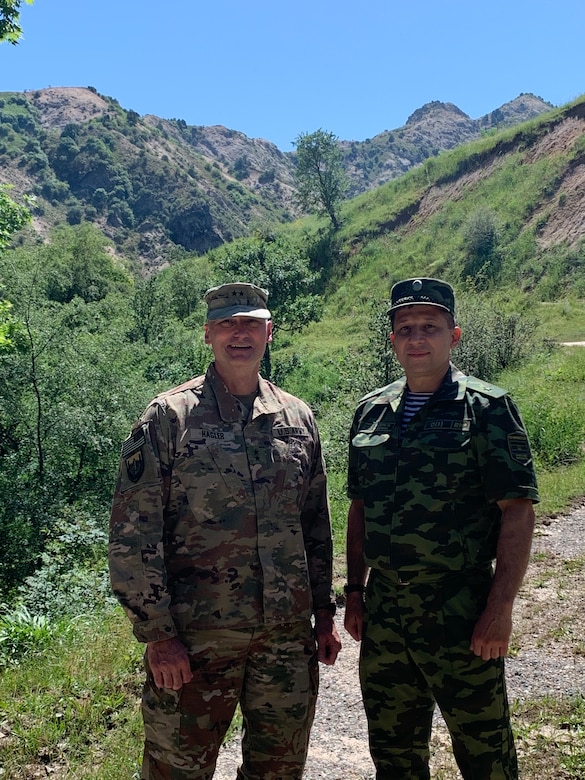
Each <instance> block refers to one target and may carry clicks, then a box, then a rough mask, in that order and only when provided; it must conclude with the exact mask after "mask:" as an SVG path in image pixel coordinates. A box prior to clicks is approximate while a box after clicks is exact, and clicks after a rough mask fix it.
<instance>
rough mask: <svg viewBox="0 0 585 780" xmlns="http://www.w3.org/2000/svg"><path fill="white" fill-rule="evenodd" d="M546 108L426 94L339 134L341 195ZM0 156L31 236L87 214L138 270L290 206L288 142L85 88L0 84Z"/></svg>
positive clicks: (3, 176)
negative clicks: (390, 121)
mask: <svg viewBox="0 0 585 780" xmlns="http://www.w3.org/2000/svg"><path fill="white" fill-rule="evenodd" d="M550 109H551V105H550V104H548V103H546V102H544V101H543V100H541V99H540V98H537V97H535V96H533V95H521V96H519V97H518V98H516V99H515V100H514V101H512V102H510V103H507V104H505V105H504V106H502V107H500V108H498V109H495V110H494V111H493V112H491V113H490V114H488V115H486V116H484V117H481V118H480V119H477V120H472V119H470V118H469V117H468V116H467V115H466V114H464V113H463V112H462V111H460V110H459V109H458V108H457V107H456V106H454V105H452V104H449V103H447V104H444V103H439V102H434V103H430V104H428V105H426V106H423V107H421V108H420V109H418V110H417V111H416V112H414V114H413V115H412V116H411V117H409V119H408V120H407V122H406V124H405V125H404V127H402V128H398V129H397V130H395V131H384V132H382V133H380V134H379V135H377V136H375V137H374V138H372V139H367V140H366V141H363V142H360V141H340V145H341V148H342V151H343V154H344V160H345V164H346V170H347V173H348V176H349V179H350V182H351V189H350V195H355V194H357V193H362V192H367V191H369V190H372V189H375V188H376V187H378V186H379V185H380V184H382V183H383V182H386V181H389V180H391V179H394V178H396V177H398V176H401V175H402V174H404V172H406V171H408V170H409V169H411V168H412V167H413V166H416V165H418V164H420V163H421V162H422V161H423V160H425V159H426V158H428V157H430V156H433V155H437V154H438V153H439V152H441V151H444V150H448V149H452V148H454V147H456V146H458V145H460V144H462V143H467V142H469V141H471V140H473V139H476V138H478V137H480V136H481V134H482V133H485V132H486V131H488V130H491V131H493V130H494V129H495V128H501V127H504V126H506V125H509V124H515V123H518V122H521V121H525V120H526V119H529V118H531V117H533V116H535V115H538V114H542V113H543V112H547V111H549V110H550ZM0 164H1V167H0V183H9V184H12V185H13V186H14V193H15V195H17V196H22V195H23V194H25V193H27V194H33V195H34V196H35V198H36V207H35V209H34V229H35V230H36V232H37V233H38V234H39V235H40V236H42V237H45V236H46V235H47V234H48V232H49V231H50V229H51V227H52V226H54V225H56V224H59V223H63V222H68V223H70V224H76V223H78V222H80V221H82V220H86V221H90V222H93V223H95V224H96V225H98V226H99V227H100V229H102V230H103V231H104V233H105V234H106V235H107V236H108V237H109V238H110V239H112V241H113V242H114V244H115V247H116V250H115V251H116V252H117V253H118V254H119V255H121V256H124V257H126V258H127V259H130V260H133V261H135V262H136V263H137V267H138V268H140V269H141V270H142V272H144V273H149V272H150V271H152V270H156V269H160V268H162V267H164V266H166V265H168V263H169V262H170V261H172V260H173V259H176V258H177V257H180V256H181V255H182V254H183V253H184V252H196V253H198V254H201V253H204V252H206V251H208V250H209V249H212V248H214V247H216V246H219V245H221V244H222V243H224V242H226V241H230V240H232V239H234V238H237V237H239V236H244V235H249V234H250V233H251V232H252V231H253V230H254V229H255V228H258V227H262V226H265V225H267V224H271V225H274V224H278V223H286V222H289V221H291V220H293V219H294V218H296V217H298V216H300V214H299V212H298V208H297V207H296V205H295V202H294V192H293V171H294V164H295V153H294V152H286V153H284V152H281V151H280V150H279V149H278V148H277V147H276V146H275V145H274V144H272V143H270V142H269V141H266V140H263V139H250V138H248V137H247V136H245V135H244V134H243V133H240V132H238V131H237V130H232V129H228V128H225V127H222V126H213V127H204V126H189V125H187V124H186V123H185V122H184V121H183V120H181V119H162V118H160V117H156V116H154V115H146V116H139V115H138V114H137V113H136V112H134V111H132V110H127V109H124V108H122V107H121V106H120V105H119V103H118V102H117V101H116V100H115V99H114V98H109V97H106V96H103V95H100V94H99V93H98V92H97V91H96V90H95V89H93V88H91V87H88V88H81V87H61V88H47V89H42V90H35V91H31V92H26V93H0Z"/></svg>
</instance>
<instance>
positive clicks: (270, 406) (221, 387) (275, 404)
mask: <svg viewBox="0 0 585 780" xmlns="http://www.w3.org/2000/svg"><path fill="white" fill-rule="evenodd" d="M206 378H207V380H208V381H209V384H210V385H211V389H212V390H213V394H214V395H215V400H216V401H217V407H218V409H219V415H220V417H221V419H222V421H223V422H226V423H235V422H239V421H240V417H241V412H240V407H239V406H238V403H237V401H236V399H235V397H234V396H233V395H232V394H231V393H230V391H229V390H228V389H227V387H226V386H225V384H224V383H223V381H222V380H221V379H220V377H219V376H218V373H217V371H216V370H215V365H214V364H213V363H211V364H210V365H209V367H208V369H207V375H206ZM258 383H259V388H258V397H257V398H256V401H255V402H254V412H253V414H252V417H256V416H257V415H258V413H260V414H271V413H273V412H277V411H278V410H279V409H282V403H281V402H280V401H278V399H277V398H276V397H275V395H274V391H273V389H272V385H271V384H270V382H267V381H266V380H265V379H263V378H262V377H261V376H259V377H258ZM256 409H258V412H257V411H256Z"/></svg>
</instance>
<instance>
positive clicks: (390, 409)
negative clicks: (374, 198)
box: [345, 279, 538, 780]
mask: <svg viewBox="0 0 585 780" xmlns="http://www.w3.org/2000/svg"><path fill="white" fill-rule="evenodd" d="M454 305H455V301H454V295H453V290H452V288H451V287H450V285H448V284H447V283H445V282H441V281H439V280H435V279H408V280H405V281H403V282H399V283H398V284H396V285H395V286H394V287H393V288H392V303H391V308H390V317H391V320H392V334H391V338H392V343H393V347H394V350H395V353H396V355H397V358H398V360H399V361H400V363H401V365H402V367H403V368H404V371H405V374H406V376H405V377H404V378H402V379H400V380H399V381H396V382H393V383H392V384H390V385H388V386H387V387H384V388H382V389H380V390H376V391H374V392H372V393H370V394H369V395H367V396H366V397H365V398H363V399H362V400H361V402H360V404H359V406H358V409H357V411H356V414H355V418H354V422H353V426H352V430H351V441H350V456H349V471H348V493H349V497H350V499H351V506H350V511H349V518H348V533H347V571H348V585H347V586H346V591H347V593H348V595H347V608H346V618H345V625H346V628H347V630H348V631H349V633H350V634H351V635H352V636H353V638H354V639H356V640H357V641H359V640H362V647H361V655H360V679H361V684H362V692H363V698H364V706H365V709H366V714H367V717H368V725H369V735H370V750H371V754H372V758H373V760H374V763H375V765H376V770H377V774H376V777H377V779H378V780H411V779H414V778H416V779H417V780H425V779H426V778H429V777H430V774H429V738H430V734H431V723H432V716H433V711H434V707H435V703H437V704H438V706H439V707H440V709H441V712H442V714H443V716H444V719H445V722H446V724H447V726H448V728H449V731H450V734H451V739H452V744H453V751H454V755H455V758H456V760H457V763H458V765H459V768H460V771H461V774H462V776H463V778H465V780H514V779H515V778H517V777H518V768H517V760H516V753H515V748H514V741H513V736H512V731H511V727H510V720H509V712H508V702H507V697H506V687H505V679H504V660H503V659H504V656H505V655H506V653H507V650H508V643H509V639H510V634H511V629H512V620H511V614H512V606H513V602H514V598H515V596H516V594H517V592H518V589H519V587H520V585H521V582H522V579H523V576H524V573H525V570H526V566H527V563H528V559H529V555H530V546H531V539H532V531H533V525H534V512H533V506H532V505H533V502H536V501H538V492H537V487H536V479H535V474H534V470H533V465H532V459H531V454H530V447H529V444H528V439H527V436H526V431H525V429H524V426H523V424H522V420H521V419H520V415H519V413H518V410H517V408H516V406H515V405H514V403H513V402H512V400H511V399H510V398H509V396H508V395H507V394H506V392H505V391H504V390H502V389H500V388H498V387H495V386H493V385H490V384H487V383H485V382H482V381H480V380H478V379H476V378H474V377H471V376H465V375H463V374H462V373H461V372H460V371H458V370H457V368H455V366H454V365H453V364H452V363H451V362H450V352H451V349H453V348H454V347H455V346H456V345H457V343H458V342H459V339H460V335H461V331H460V329H459V327H458V326H456V325H455V320H454V314H455V309H454ZM494 562H495V573H494V565H493V564H494ZM368 571H369V576H368V579H367V586H366V587H365V599H364V596H363V592H364V582H365V581H366V575H367V573H368Z"/></svg>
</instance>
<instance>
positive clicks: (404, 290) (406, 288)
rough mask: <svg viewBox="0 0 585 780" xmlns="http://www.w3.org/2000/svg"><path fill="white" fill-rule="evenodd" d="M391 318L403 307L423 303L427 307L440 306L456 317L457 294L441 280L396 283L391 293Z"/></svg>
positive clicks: (389, 311)
mask: <svg viewBox="0 0 585 780" xmlns="http://www.w3.org/2000/svg"><path fill="white" fill-rule="evenodd" d="M390 297H391V302H390V308H389V309H388V314H389V315H390V317H392V316H393V314H394V313H395V312H396V310H397V309H400V308H401V307H402V306H412V305H414V304H418V303H422V304H425V305H426V306H438V307H439V308H441V309H445V311H448V312H449V314H451V315H452V316H453V317H454V316H455V293H454V292H453V288H452V287H451V285H450V284H448V282H442V281H441V280H440V279H428V278H427V279H425V278H423V277H420V278H418V279H404V280H403V281H401V282H396V284H395V285H394V286H393V287H392V291H391V293H390Z"/></svg>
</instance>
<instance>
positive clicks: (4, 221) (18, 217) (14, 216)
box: [0, 0, 31, 251]
mask: <svg viewBox="0 0 585 780" xmlns="http://www.w3.org/2000/svg"><path fill="white" fill-rule="evenodd" d="M1 2H2V0H0V3H1ZM7 189H8V186H6V185H0V251H2V249H4V248H5V247H6V246H7V245H8V243H9V241H10V239H11V237H12V235H13V234H14V233H16V232H18V231H19V230H21V228H23V227H24V226H25V225H26V224H27V223H28V222H30V219H31V217H30V212H29V211H28V209H26V208H25V207H24V206H21V205H19V204H18V203H15V202H14V201H13V200H11V199H10V198H9V197H8V195H7V194H6V191H7Z"/></svg>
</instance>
